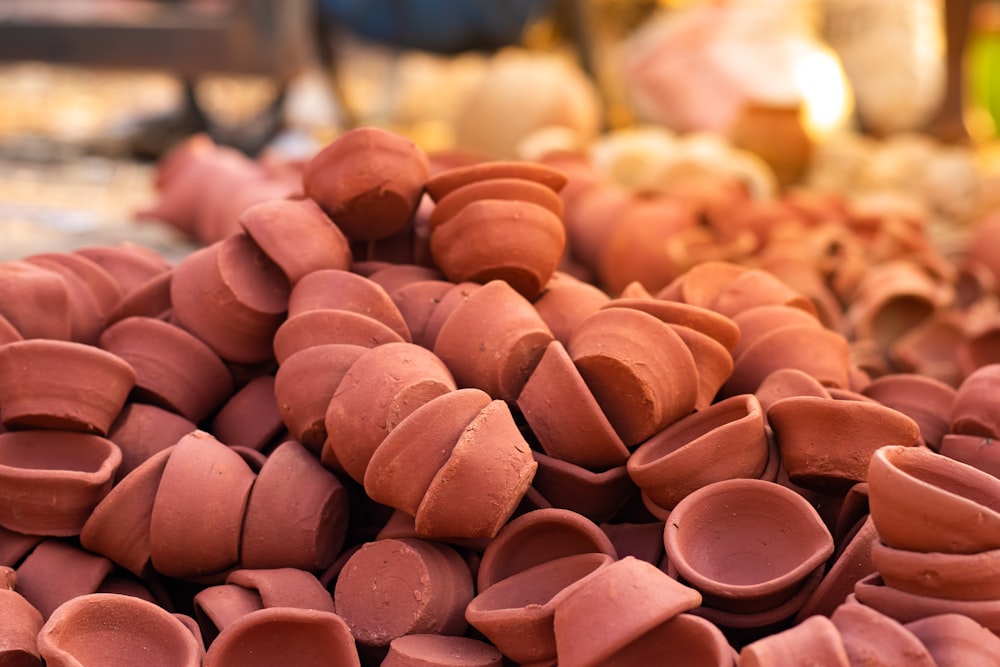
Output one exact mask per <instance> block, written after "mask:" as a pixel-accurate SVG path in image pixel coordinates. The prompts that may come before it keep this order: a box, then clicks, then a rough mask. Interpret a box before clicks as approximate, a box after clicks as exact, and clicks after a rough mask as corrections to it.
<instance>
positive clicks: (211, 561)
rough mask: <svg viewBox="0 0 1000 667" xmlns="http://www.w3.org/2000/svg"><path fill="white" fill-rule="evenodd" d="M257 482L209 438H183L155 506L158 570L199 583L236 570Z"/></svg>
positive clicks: (198, 434)
mask: <svg viewBox="0 0 1000 667" xmlns="http://www.w3.org/2000/svg"><path fill="white" fill-rule="evenodd" d="M254 478H255V475H254V473H253V471H252V470H251V469H250V467H249V466H248V465H247V464H246V463H245V462H244V461H243V459H242V458H240V455H239V454H237V453H236V452H234V451H232V450H231V449H229V448H228V447H226V446H225V445H223V444H222V443H220V442H219V441H218V440H216V439H215V438H213V437H212V436H211V435H209V434H208V433H205V432H203V431H195V432H194V433H191V434H189V435H186V436H184V437H183V438H181V439H180V441H179V442H178V443H177V445H176V446H175V447H174V450H173V452H172V453H171V455H170V458H169V460H168V461H167V465H166V467H165V468H164V470H163V476H162V477H161V479H160V486H159V489H158V490H157V492H156V499H155V501H154V502H153V512H152V516H151V519H150V526H149V546H150V555H151V559H152V563H153V567H154V568H155V569H156V570H157V571H158V572H160V573H161V574H165V575H167V576H170V577H196V576H201V575H208V574H215V573H218V572H222V571H224V570H226V569H227V568H229V567H232V566H233V565H235V564H236V563H237V562H238V560H239V549H240V532H241V529H242V526H243V517H244V513H245V511H246V506H247V499H248V497H249V495H250V488H251V486H252V485H253V482H254ZM208 517H211V520H207V518H208Z"/></svg>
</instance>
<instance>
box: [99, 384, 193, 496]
mask: <svg viewBox="0 0 1000 667" xmlns="http://www.w3.org/2000/svg"><path fill="white" fill-rule="evenodd" d="M197 428H198V426H197V425H196V424H195V423H194V422H192V421H191V420H189V419H186V418H184V417H181V416H180V415H178V414H174V413H173V412H168V411H167V410H164V409H163V408H158V407H156V406H155V405H148V404H146V403H126V404H125V407H124V408H122V411H121V413H120V414H119V415H118V419H116V420H115V423H114V424H112V425H111V432H110V433H108V440H110V441H112V442H113V443H115V444H116V445H118V448H119V449H121V450H122V464H121V465H120V466H119V467H118V472H117V473H115V484H117V483H118V482H120V481H121V480H122V479H123V478H124V477H125V476H126V475H128V474H129V473H130V472H132V471H133V470H135V469H136V468H138V467H139V466H140V465H141V464H142V463H143V462H144V461H146V460H147V459H149V458H151V457H153V456H154V455H156V454H158V453H159V452H162V451H163V450H164V449H166V448H167V447H170V446H171V445H174V444H176V443H177V441H178V440H180V439H181V437H182V436H184V435H187V434H188V433H190V432H191V431H194V430H196V429H197Z"/></svg>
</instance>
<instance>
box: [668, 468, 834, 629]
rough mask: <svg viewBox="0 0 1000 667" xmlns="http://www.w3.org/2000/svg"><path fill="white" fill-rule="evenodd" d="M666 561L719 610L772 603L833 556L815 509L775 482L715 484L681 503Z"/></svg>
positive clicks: (751, 608) (757, 608)
mask: <svg viewBox="0 0 1000 667" xmlns="http://www.w3.org/2000/svg"><path fill="white" fill-rule="evenodd" d="M664 545H665V547H666V550H667V557H668V559H669V560H670V565H671V566H672V567H675V568H677V572H678V574H679V575H680V577H681V578H682V579H683V580H684V581H686V582H688V583H689V585H691V586H693V587H694V588H696V589H698V590H699V591H701V593H702V595H703V596H705V604H706V605H707V606H710V607H714V608H717V609H722V610H724V611H736V612H755V611H761V610H765V609H768V608H771V607H776V606H778V605H780V604H781V603H782V602H784V601H785V600H787V599H788V598H789V597H791V596H792V595H793V594H794V593H795V591H796V590H798V589H799V588H800V587H801V586H802V583H803V582H804V581H805V579H806V577H808V576H809V574H810V573H812V572H813V571H814V570H816V568H817V567H819V566H821V565H822V564H823V563H825V561H826V560H827V559H828V558H829V557H830V556H831V555H832V554H833V546H834V545H833V538H832V537H831V536H830V532H829V531H828V530H827V529H826V526H824V525H823V522H822V520H821V519H820V518H819V515H818V514H817V513H816V510H815V509H813V507H812V506H811V505H810V504H809V503H808V502H806V500H805V499H803V498H802V497H801V496H800V495H798V494H797V493H795V492H794V491H792V490H791V489H788V488H786V487H784V486H781V485H779V484H774V483H772V482H766V481H762V480H755V479H734V480H727V481H722V482H715V483H714V484H709V485H707V486H704V487H702V488H701V489H698V490H697V491H694V492H693V493H691V494H690V495H688V496H687V497H686V498H684V499H683V500H681V501H680V502H679V503H678V504H677V506H676V507H674V509H673V511H672V512H671V513H670V518H669V519H668V520H667V522H666V529H665V531H664Z"/></svg>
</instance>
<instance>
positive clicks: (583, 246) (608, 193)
mask: <svg viewBox="0 0 1000 667" xmlns="http://www.w3.org/2000/svg"><path fill="white" fill-rule="evenodd" d="M632 201H633V195H632V193H631V191H630V190H628V189H627V188H624V187H622V186H620V185H618V184H615V183H603V182H596V183H593V184H591V185H590V186H589V187H586V188H585V189H583V191H582V192H580V193H579V194H578V195H577V196H575V197H573V199H572V200H569V201H566V202H565V213H564V214H563V219H564V221H565V223H566V229H567V231H568V232H569V247H570V249H571V254H572V256H573V258H574V259H576V260H577V261H579V262H580V263H581V264H583V265H584V266H586V267H588V268H591V269H596V268H597V265H598V262H599V260H600V257H601V252H602V251H603V249H604V248H606V247H607V241H608V238H609V237H610V235H611V233H612V232H613V231H614V227H615V222H616V221H617V220H618V217H619V216H620V215H621V214H622V213H623V212H624V211H626V210H627V209H628V207H629V206H630V205H631V203H632Z"/></svg>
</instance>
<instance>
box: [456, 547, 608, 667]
mask: <svg viewBox="0 0 1000 667" xmlns="http://www.w3.org/2000/svg"><path fill="white" fill-rule="evenodd" d="M612 562H614V560H613V559H612V557H611V556H609V555H607V554H602V553H582V554H576V555H573V556H565V557H563V558H557V559H555V560H550V561H547V562H544V563H541V564H539V565H535V566H534V567H530V568H528V569H526V570H522V571H521V572H518V573H517V574H514V575H512V576H510V577H507V578H506V579H504V580H502V581H500V582H497V583H496V584H494V585H492V586H490V587H489V588H487V589H485V590H482V591H480V593H479V595H477V596H476V597H474V598H473V599H472V601H471V602H469V605H468V606H467V607H466V609H465V618H466V620H468V621H469V624H470V625H471V626H472V627H474V628H475V629H477V630H479V631H480V632H482V633H483V634H484V635H485V636H486V637H487V639H489V640H490V641H491V642H492V643H493V645H494V646H496V647H497V648H498V649H500V652H501V653H503V654H504V655H505V656H507V657H508V658H509V659H511V660H513V661H515V662H518V663H521V664H535V663H542V662H546V661H551V660H553V659H555V657H556V638H555V632H554V628H553V619H554V617H555V609H556V605H558V603H559V600H561V599H562V598H565V597H566V596H567V595H568V594H569V593H570V591H572V590H573V589H574V588H575V587H576V586H577V585H579V584H580V582H581V581H582V580H584V579H585V578H586V577H588V576H590V575H592V574H593V573H594V572H597V571H598V570H600V569H601V568H604V567H607V566H609V565H610V564H611V563H612Z"/></svg>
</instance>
